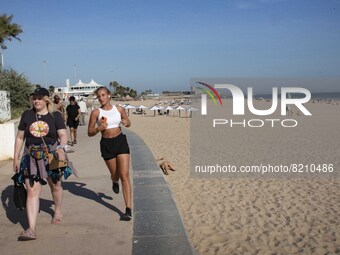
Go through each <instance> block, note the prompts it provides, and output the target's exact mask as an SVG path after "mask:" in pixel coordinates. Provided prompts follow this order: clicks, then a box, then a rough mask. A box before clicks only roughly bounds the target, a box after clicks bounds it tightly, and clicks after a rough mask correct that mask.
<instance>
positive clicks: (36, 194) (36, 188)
mask: <svg viewBox="0 0 340 255" xmlns="http://www.w3.org/2000/svg"><path fill="white" fill-rule="evenodd" d="M25 184H26V188H27V200H26V211H27V218H28V226H29V228H30V229H32V230H34V231H35V226H36V223H37V217H38V212H39V198H40V194H41V184H40V183H39V182H35V183H34V185H33V187H31V186H30V184H29V179H26V180H25Z"/></svg>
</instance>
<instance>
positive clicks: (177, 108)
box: [175, 106, 186, 117]
mask: <svg viewBox="0 0 340 255" xmlns="http://www.w3.org/2000/svg"><path fill="white" fill-rule="evenodd" d="M175 109H176V110H178V114H179V117H181V111H183V110H186V108H184V107H183V106H177V107H176V108H175Z"/></svg>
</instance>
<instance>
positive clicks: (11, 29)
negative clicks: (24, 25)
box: [0, 14, 23, 49]
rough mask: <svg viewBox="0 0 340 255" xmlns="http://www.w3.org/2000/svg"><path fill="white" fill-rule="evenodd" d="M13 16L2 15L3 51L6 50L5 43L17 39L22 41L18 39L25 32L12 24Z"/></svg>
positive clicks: (1, 39)
mask: <svg viewBox="0 0 340 255" xmlns="http://www.w3.org/2000/svg"><path fill="white" fill-rule="evenodd" d="M12 19H13V15H7V14H1V15H0V47H1V49H6V48H7V47H6V45H5V41H6V40H7V41H12V39H13V38H14V39H17V40H18V41H21V40H20V38H19V37H18V35H19V34H21V33H22V32H23V30H22V29H21V27H20V25H18V24H16V23H12Z"/></svg>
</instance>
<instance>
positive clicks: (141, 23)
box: [0, 0, 340, 92]
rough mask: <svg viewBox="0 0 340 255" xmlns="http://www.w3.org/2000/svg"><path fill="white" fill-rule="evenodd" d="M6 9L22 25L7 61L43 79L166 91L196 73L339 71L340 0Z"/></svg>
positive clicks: (41, 0) (84, 3)
mask: <svg viewBox="0 0 340 255" xmlns="http://www.w3.org/2000/svg"><path fill="white" fill-rule="evenodd" d="M0 13H7V14H13V15H14V22H16V23H18V24H20V25H21V26H22V28H23V30H24V33H23V34H22V35H21V36H20V38H21V40H22V42H17V41H12V42H7V46H8V49H7V50H5V51H3V54H4V60H5V61H4V62H5V67H6V68H13V69H15V70H16V71H18V72H20V73H24V74H25V75H26V76H27V77H28V78H29V80H30V81H31V82H32V83H38V84H41V85H45V83H47V85H48V86H49V85H54V86H63V85H64V84H65V80H66V79H70V81H71V83H74V81H75V80H79V79H81V80H82V81H83V82H89V81H90V80H91V79H94V80H95V81H97V82H98V83H100V84H103V85H108V84H109V81H110V80H116V81H118V82H119V83H121V84H123V85H125V86H130V87H133V88H135V89H137V90H138V91H139V92H141V91H143V90H145V89H152V90H153V91H155V92H161V91H163V90H184V89H188V88H189V85H190V79H191V78H195V77H339V70H340V69H339V67H340V32H339V31H340V1H338V0H320V1H315V0H306V1H303V0H301V1H298V0H254V1H241V0H240V1H236V0H235V1H233V0H230V1H227V0H225V1H214V0H211V1H207V0H171V1H160V0H159V1H149V0H146V1H144V0H143V1H142V0H139V1H135V0H120V1H116V0H110V1H109V0H101V1H97V0H93V1H92V0H91V1H90V0H81V1H80V0H74V1H71V0H67V1H65V0H58V1H45V0H30V1H18V0H0ZM44 61H47V63H44ZM320 86H321V85H320ZM329 86H330V87H328V88H325V90H328V91H329V90H334V91H339V90H340V89H339V88H337V87H335V85H329ZM316 90H318V91H320V90H322V89H321V88H316Z"/></svg>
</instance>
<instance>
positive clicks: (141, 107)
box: [136, 104, 148, 109]
mask: <svg viewBox="0 0 340 255" xmlns="http://www.w3.org/2000/svg"><path fill="white" fill-rule="evenodd" d="M136 108H137V109H147V108H148V107H146V106H144V105H142V104H141V105H140V106H136Z"/></svg>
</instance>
